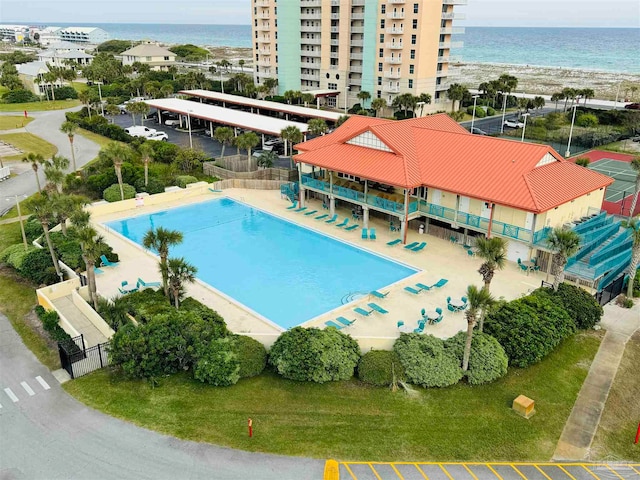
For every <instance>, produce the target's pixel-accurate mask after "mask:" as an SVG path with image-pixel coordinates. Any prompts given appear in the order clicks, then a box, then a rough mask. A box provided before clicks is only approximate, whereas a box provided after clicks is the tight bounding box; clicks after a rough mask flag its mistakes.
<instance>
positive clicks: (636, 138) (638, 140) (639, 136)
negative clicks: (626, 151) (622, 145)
mask: <svg viewBox="0 0 640 480" xmlns="http://www.w3.org/2000/svg"><path fill="white" fill-rule="evenodd" d="M631 140H632V141H634V142H640V135H636V136H635V137H633V138H632V139H631Z"/></svg>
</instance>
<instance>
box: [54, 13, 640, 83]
mask: <svg viewBox="0 0 640 480" xmlns="http://www.w3.org/2000/svg"><path fill="white" fill-rule="evenodd" d="M50 25H59V26H66V24H64V25H63V24H50ZM78 26H97V27H100V28H102V29H104V30H105V31H107V32H109V34H110V35H111V37H112V38H117V39H126V40H157V41H160V42H164V43H192V44H195V45H210V46H226V47H246V48H250V47H251V26H250V25H179V24H132V23H105V24H78ZM457 40H462V41H463V42H464V48H462V49H454V50H453V52H452V54H454V55H456V56H459V57H462V61H464V62H470V63H505V64H519V65H536V66H554V67H569V68H578V69H585V70H603V71H611V72H627V73H640V54H638V51H639V50H640V28H523V27H517V28H516V27H514V28H511V27H466V32H465V34H464V35H459V36H458V35H455V36H454V41H457Z"/></svg>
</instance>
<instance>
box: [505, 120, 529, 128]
mask: <svg viewBox="0 0 640 480" xmlns="http://www.w3.org/2000/svg"><path fill="white" fill-rule="evenodd" d="M502 125H503V126H505V127H509V128H524V123H523V122H521V121H520V120H505V121H504V123H503V124H502Z"/></svg>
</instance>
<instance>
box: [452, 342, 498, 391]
mask: <svg viewBox="0 0 640 480" xmlns="http://www.w3.org/2000/svg"><path fill="white" fill-rule="evenodd" d="M466 340H467V333H466V332H464V331H462V332H458V333H457V334H456V335H454V336H453V337H451V338H448V339H447V340H445V342H444V344H445V347H446V348H447V349H450V350H451V351H452V352H453V354H454V355H455V356H456V358H457V359H458V362H460V364H462V357H463V355H464V346H465V343H466ZM508 364H509V359H508V358H507V354H506V353H505V351H504V348H502V346H501V345H500V343H498V341H497V340H496V339H495V338H493V337H492V336H491V335H487V334H486V333H482V332H474V334H473V339H472V340H471V355H470V356H469V368H468V370H467V371H466V372H465V376H466V377H467V381H468V382H469V383H470V384H471V385H481V384H483V383H490V382H493V381H495V380H497V379H499V378H501V377H504V376H505V375H506V374H507V366H508Z"/></svg>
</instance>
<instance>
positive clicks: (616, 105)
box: [613, 80, 622, 110]
mask: <svg viewBox="0 0 640 480" xmlns="http://www.w3.org/2000/svg"><path fill="white" fill-rule="evenodd" d="M621 86H622V80H620V81H619V82H618V90H616V102H615V103H614V104H613V109H614V110H617V109H618V95H620V87H621Z"/></svg>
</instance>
